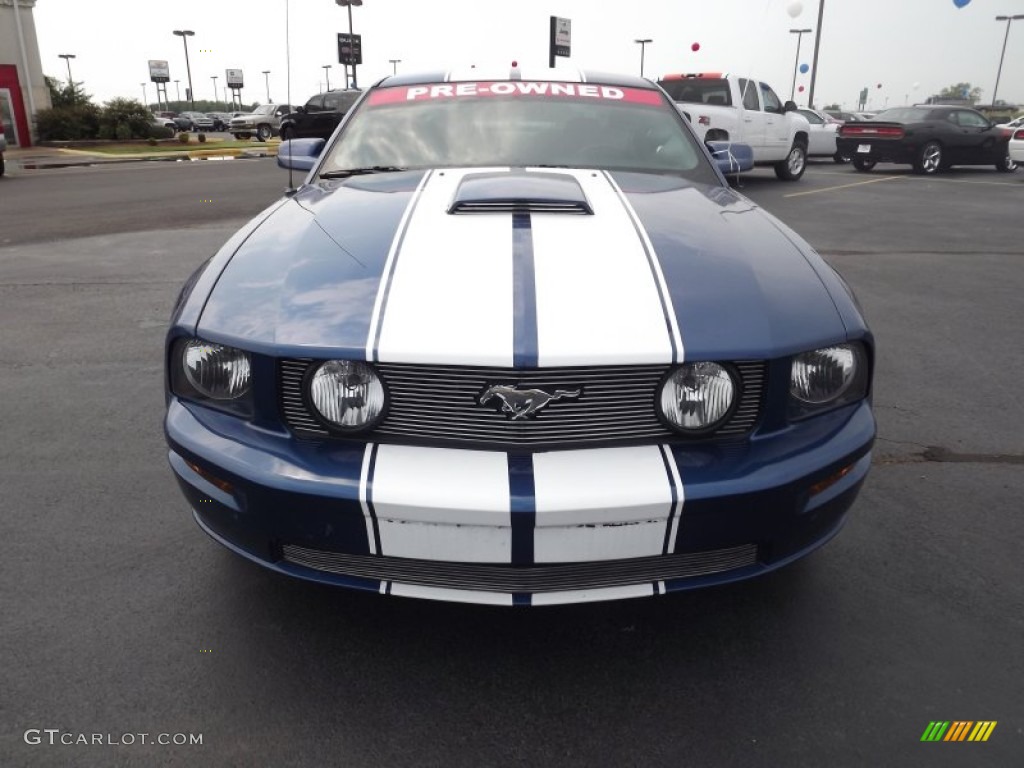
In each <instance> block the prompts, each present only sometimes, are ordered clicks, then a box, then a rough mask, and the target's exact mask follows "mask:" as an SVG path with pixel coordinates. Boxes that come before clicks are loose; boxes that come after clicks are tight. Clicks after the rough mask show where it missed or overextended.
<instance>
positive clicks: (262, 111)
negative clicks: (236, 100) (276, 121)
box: [252, 104, 277, 115]
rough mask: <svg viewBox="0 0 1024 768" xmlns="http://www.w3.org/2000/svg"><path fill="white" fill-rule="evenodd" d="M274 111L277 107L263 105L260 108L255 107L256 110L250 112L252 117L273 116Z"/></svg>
mask: <svg viewBox="0 0 1024 768" xmlns="http://www.w3.org/2000/svg"><path fill="white" fill-rule="evenodd" d="M275 109H277V105H275V104H263V105H262V106H259V107H256V109H254V110H253V111H252V114H254V115H272V114H274V110H275Z"/></svg>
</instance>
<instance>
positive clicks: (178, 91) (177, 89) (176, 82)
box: [174, 80, 181, 101]
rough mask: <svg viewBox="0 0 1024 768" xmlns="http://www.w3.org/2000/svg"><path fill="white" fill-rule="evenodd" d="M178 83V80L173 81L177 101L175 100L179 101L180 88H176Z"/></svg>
mask: <svg viewBox="0 0 1024 768" xmlns="http://www.w3.org/2000/svg"><path fill="white" fill-rule="evenodd" d="M179 82H181V81H180V80H175V81H174V92H175V93H176V94H177V95H178V99H177V100H178V101H181V88H179V87H178V83H179Z"/></svg>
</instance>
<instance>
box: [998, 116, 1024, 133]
mask: <svg viewBox="0 0 1024 768" xmlns="http://www.w3.org/2000/svg"><path fill="white" fill-rule="evenodd" d="M999 127H1000V128H1010V129H1012V130H1016V129H1018V128H1024V115H1021V116H1020V117H1018V118H1015V119H1013V120H1010V121H1009V122H1007V123H1000V124H999Z"/></svg>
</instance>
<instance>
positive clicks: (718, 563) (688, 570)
mask: <svg viewBox="0 0 1024 768" xmlns="http://www.w3.org/2000/svg"><path fill="white" fill-rule="evenodd" d="M282 549H283V555H284V560H285V561H286V562H289V563H294V564H295V565H302V566H305V567H306V568H312V569H314V570H317V571H325V572H327V573H335V574H339V575H342V576H352V577H357V578H362V579H377V580H380V581H397V582H399V583H402V584H415V585H418V586H424V587H438V588H447V589H469V590H478V591H484V592H530V593H533V592H561V591H565V590H572V589H599V588H601V587H620V586H628V585H632V584H644V583H648V582H654V581H667V580H670V579H683V578H688V577H693V576H706V575H708V574H712V573H722V572H723V571H731V570H734V569H737V568H744V567H748V566H752V565H755V564H756V563H757V545H756V544H744V545H742V546H738V547H730V548H728V549H715V550H709V551H707V552H687V553H684V554H679V555H657V556H654V557H638V558H632V559H629V560H605V561H599V562H589V563H552V564H547V565H523V566H512V565H493V564H481V563H451V562H441V561H435V560H414V559H411V558H404V557H373V556H370V555H347V554H344V553H341V552H327V551H324V550H318V549H307V548H306V547H300V546H296V545H292V544H286V545H284V547H283V548H282Z"/></svg>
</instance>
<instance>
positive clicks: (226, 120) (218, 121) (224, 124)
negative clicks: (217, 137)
mask: <svg viewBox="0 0 1024 768" xmlns="http://www.w3.org/2000/svg"><path fill="white" fill-rule="evenodd" d="M206 116H207V117H209V118H210V119H211V120H213V130H215V131H226V130H227V129H228V126H229V125H230V124H231V114H230V113H228V112H207V113H206Z"/></svg>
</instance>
